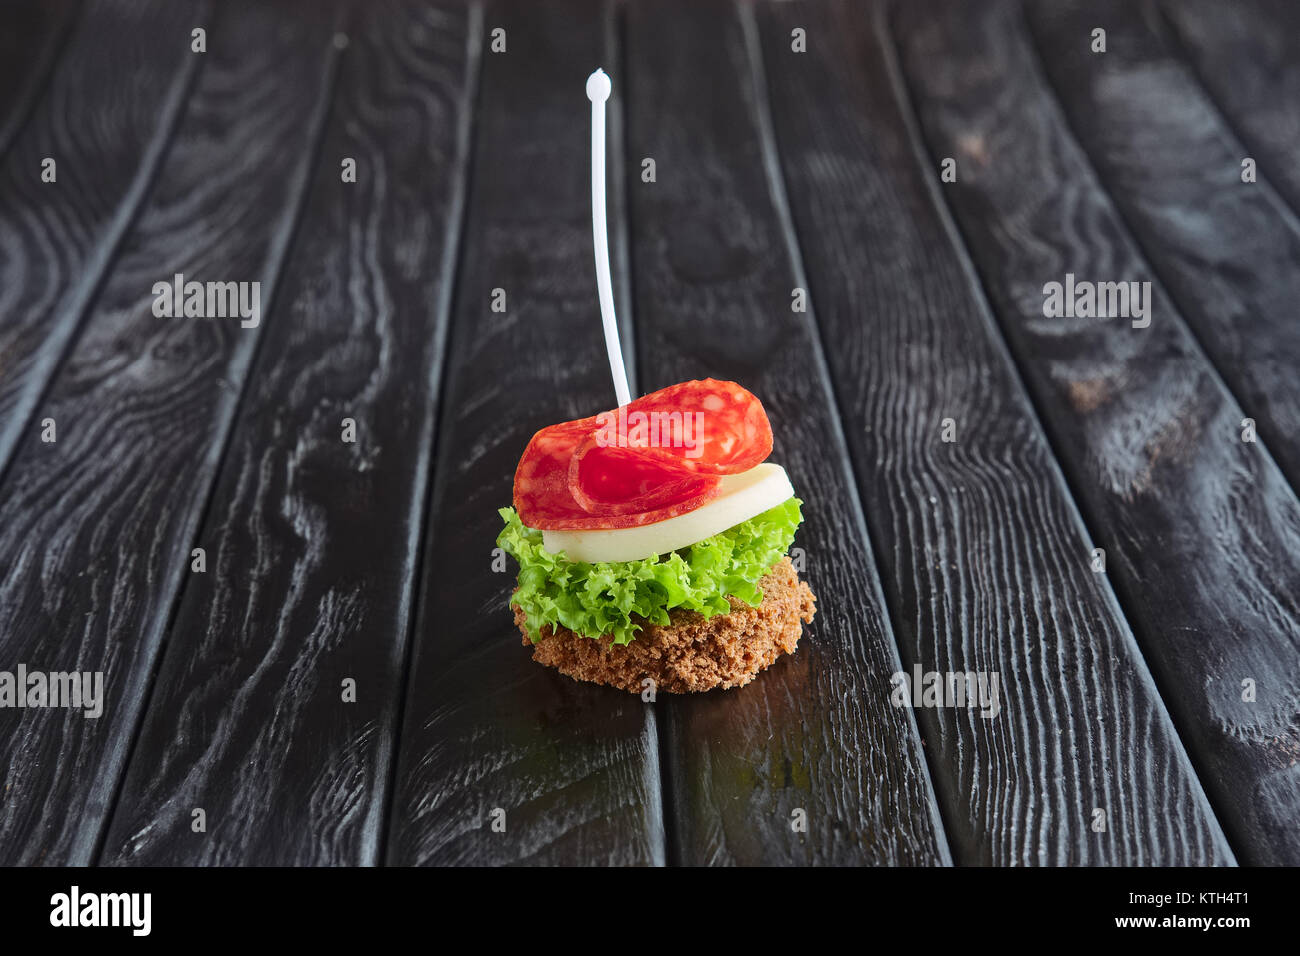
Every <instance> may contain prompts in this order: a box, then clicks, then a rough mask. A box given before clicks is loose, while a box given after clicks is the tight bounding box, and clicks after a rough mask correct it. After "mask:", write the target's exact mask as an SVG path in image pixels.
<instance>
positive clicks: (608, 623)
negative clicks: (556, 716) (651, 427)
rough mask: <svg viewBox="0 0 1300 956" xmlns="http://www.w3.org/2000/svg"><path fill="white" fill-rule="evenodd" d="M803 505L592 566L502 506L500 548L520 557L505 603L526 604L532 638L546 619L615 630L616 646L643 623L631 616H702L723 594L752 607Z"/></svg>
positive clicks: (595, 631)
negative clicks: (549, 545)
mask: <svg viewBox="0 0 1300 956" xmlns="http://www.w3.org/2000/svg"><path fill="white" fill-rule="evenodd" d="M801 504H803V502H802V501H800V500H799V499H798V498H790V499H789V500H787V501H785V502H784V503H782V504H779V505H777V506H776V507H775V508H772V509H771V510H769V511H765V512H763V513H762V514H761V515H758V516H756V517H753V518H750V519H749V520H748V521H745V522H742V523H741V524H738V525H736V526H735V527H734V528H728V529H727V530H726V531H723V532H722V533H721V534H715V535H714V536H713V537H712V538H705V539H704V540H703V541H700V542H698V543H696V544H693V545H690V546H689V547H686V548H681V549H680V550H678V551H673V552H671V553H670V554H666V555H660V556H658V557H654V558H646V559H644V560H641V561H618V562H599V563H596V564H588V563H586V562H583V561H570V560H568V558H567V557H565V555H564V554H563V552H561V553H560V554H550V553H549V552H548V551H547V550H546V549H545V548H544V547H543V546H542V533H541V532H540V531H537V530H535V529H533V528H528V527H525V526H524V524H523V522H521V521H520V520H519V515H517V514H516V513H515V509H514V508H502V509H500V514H501V517H502V519H504V521H505V523H506V526H505V528H504V529H503V530H502V531H501V534H500V535H498V536H497V546H498V547H500V548H502V549H503V550H504V551H505V552H506V553H507V554H509V555H511V556H512V557H513V558H514V559H515V560H516V561H518V562H519V589H518V590H517V591H515V593H514V594H513V595H512V596H511V598H510V602H511V603H512V604H518V605H519V607H521V608H522V609H523V612H524V614H525V615H526V616H527V618H528V623H527V627H528V636H529V637H531V638H532V640H533V642H534V643H536V642H537V640H538V638H539V633H538V632H539V630H540V629H541V628H542V627H543V626H545V625H547V624H551V625H556V624H558V625H560V626H563V627H567V628H568V629H569V630H571V631H573V632H574V633H575V634H581V635H583V636H585V637H603V636H605V635H612V636H613V640H614V643H615V644H627V643H629V642H631V641H632V640H633V639H634V638H635V637H636V632H637V631H638V630H640V627H641V625H640V624H639V623H638V622H635V621H633V616H634V615H635V616H637V617H640V618H644V619H645V620H647V621H651V622H653V623H655V624H667V623H669V621H668V612H669V611H670V610H672V609H673V608H678V607H680V608H686V609H687V610H690V611H698V612H699V613H701V614H703V615H704V616H705V617H712V616H713V615H715V614H727V613H730V611H731V605H730V604H729V603H728V602H727V595H732V596H734V597H736V598H737V599H739V600H741V601H744V602H745V603H746V604H748V605H750V606H751V607H757V606H758V605H759V604H761V603H762V601H763V592H762V589H760V588H759V587H758V581H759V579H760V578H762V577H763V575H765V574H767V572H768V571H770V570H772V567H773V565H775V564H776V563H777V562H778V561H780V560H781V558H782V557H783V556H784V555H785V553H786V551H788V550H789V548H790V543H791V542H792V541H794V532H795V529H796V528H798V527H799V522H800V521H802V520H803V516H802V514H801V513H800V510H799V506H800V505H801Z"/></svg>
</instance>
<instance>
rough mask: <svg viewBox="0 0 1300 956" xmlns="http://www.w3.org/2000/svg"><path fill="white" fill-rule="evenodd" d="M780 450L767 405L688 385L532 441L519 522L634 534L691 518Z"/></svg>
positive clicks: (723, 387)
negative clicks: (732, 478) (724, 479)
mask: <svg viewBox="0 0 1300 956" xmlns="http://www.w3.org/2000/svg"><path fill="white" fill-rule="evenodd" d="M771 450H772V429H771V425H770V424H769V423H768V420H767V414H766V412H764V411H763V406H762V404H761V403H760V402H759V401H758V399H757V398H755V397H754V396H753V395H752V394H750V393H749V392H748V391H746V390H745V389H743V388H741V387H740V386H739V385H736V384H735V383H734V382H720V381H716V380H713V379H706V380H703V381H694V382H683V383H681V384H680V385H673V386H671V387H669V388H666V389H661V390H660V391H658V392H652V393H651V394H649V395H646V396H644V397H642V398H639V399H637V400H636V401H634V402H631V403H629V404H628V405H626V406H624V407H623V408H620V409H617V410H615V411H611V412H604V413H602V414H600V415H595V416H592V417H590V418H583V419H577V420H575V421H571V422H562V423H560V424H558V425H552V426H550V427H548V428H544V429H542V430H541V431H539V432H538V433H537V434H536V435H534V436H533V438H532V440H531V441H530V442H529V443H528V447H527V448H526V449H525V450H524V454H523V456H522V457H521V458H520V460H519V467H518V469H517V470H516V471H515V486H514V503H515V510H516V511H517V512H518V513H519V518H520V520H521V521H522V522H523V523H524V524H525V525H528V526H529V527H532V528H541V529H543V530H552V531H560V530H577V529H595V528H628V527H637V526H640V525H644V524H651V523H653V522H656V521H663V520H666V519H667V518H672V517H676V516H677V515H679V514H686V513H687V512H690V511H693V510H695V509H696V508H698V507H700V506H701V505H702V504H705V503H706V502H708V501H709V500H711V499H712V498H714V497H715V496H716V495H717V493H718V484H719V476H720V475H724V474H737V473H740V472H742V471H748V470H749V469H750V468H753V467H754V466H755V465H757V464H759V463H760V462H762V461H763V460H764V459H765V458H767V456H768V455H769V454H770V453H771Z"/></svg>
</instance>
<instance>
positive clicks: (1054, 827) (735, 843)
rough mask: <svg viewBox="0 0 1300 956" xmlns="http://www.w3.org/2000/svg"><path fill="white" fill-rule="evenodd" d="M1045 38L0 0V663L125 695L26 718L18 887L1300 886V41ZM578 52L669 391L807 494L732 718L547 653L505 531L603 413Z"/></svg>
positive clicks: (777, 17)
mask: <svg viewBox="0 0 1300 956" xmlns="http://www.w3.org/2000/svg"><path fill="white" fill-rule="evenodd" d="M1027 6H1028V10H1027V11H1026V10H1024V9H1022V7H1021V6H1020V5H1019V4H1017V3H1013V2H1010V0H1007V2H1001V3H994V4H963V3H958V2H955V0H952V2H925V3H911V2H898V3H892V4H886V3H873V4H850V3H847V2H841V0H804V2H799V3H794V4H788V3H776V2H772V0H757V2H753V3H751V2H748V0H745V2H741V3H733V2H724V0H708V2H705V3H686V2H680V3H678V2H673V3H668V4H653V5H650V4H642V3H634V2H618V0H605V2H599V0H559V2H547V3H529V4H525V3H516V2H507V0H500V2H489V3H486V4H484V3H478V2H460V0H385V2H383V3H379V4H375V3H362V2H356V0H337V2H331V3H318V2H309V0H277V2H273V3H261V2H259V3H254V2H252V0H237V2H230V3H204V2H201V0H177V2H172V0H168V2H163V0H105V2H95V3H90V2H85V3H75V2H71V0H69V2H66V3H63V2H61V3H41V4H35V3H30V2H28V0H14V2H12V3H7V4H3V5H0V671H6V670H10V671H11V670H13V669H14V668H15V667H16V666H17V665H18V664H23V665H25V666H27V667H28V668H33V669H44V670H65V669H78V670H88V671H95V670H98V671H101V672H103V673H104V675H105V679H106V688H107V700H106V702H105V706H104V713H103V715H102V716H101V717H100V718H98V719H88V718H85V717H83V716H81V715H80V714H79V713H74V712H71V711H69V710H66V709H53V708H44V709H21V710H19V709H10V708H8V707H0V862H4V863H24V864H35V863H63V862H73V863H86V862H99V863H103V864H111V865H134V864H168V863H179V864H305V865H320V864H331V865H332V864H345V865H346V864H376V863H386V864H396V865H407V864H473V863H479V864H482V863H489V864H495V863H522V864H554V863H602V864H604V863H612V864H645V865H662V864H754V863H768V864H778V863H815V864H867V863H879V864H940V865H942V864H946V863H949V862H958V863H995V864H1002V863H1026V864H1060V863H1064V864H1073V863H1087V864H1113V863H1161V864H1170V863H1191V864H1231V863H1232V862H1234V861H1240V862H1247V863H1291V864H1297V863H1300V830H1297V823H1296V821H1297V819H1300V812H1298V811H1300V804H1298V803H1297V794H1298V793H1300V785H1298V782H1297V776H1296V775H1297V767H1298V766H1300V764H1298V763H1297V754H1300V718H1298V717H1297V714H1298V713H1300V688H1298V687H1297V685H1296V674H1297V673H1300V667H1298V666H1297V665H1298V664H1300V605H1297V599H1296V595H1297V594H1298V593H1300V501H1297V498H1296V494H1295V491H1294V487H1295V480H1296V479H1297V473H1296V469H1297V462H1296V457H1295V455H1296V453H1295V448H1296V447H1297V446H1296V438H1295V436H1296V426H1297V424H1300V423H1297V421H1296V417H1297V412H1296V407H1295V406H1296V402H1297V394H1298V393H1297V392H1296V389H1297V388H1298V387H1300V386H1298V385H1297V381H1300V379H1297V377H1296V375H1295V374H1294V371H1295V370H1294V365H1295V360H1294V356H1295V340H1294V326H1295V322H1294V321H1292V320H1293V319H1294V304H1293V303H1294V301H1295V292H1296V290H1295V288H1294V286H1295V282H1296V276H1295V268H1294V263H1295V260H1296V255H1295V253H1296V251H1297V250H1296V249H1295V243H1296V237H1297V235H1300V231H1298V230H1297V226H1296V222H1297V219H1296V210H1297V209H1300V202H1298V200H1300V174H1297V172H1296V170H1297V169H1298V168H1300V167H1297V166H1296V164H1295V162H1294V157H1295V153H1296V141H1297V135H1300V133H1298V132H1297V130H1298V129H1300V128H1298V127H1297V126H1296V125H1295V118H1294V116H1292V115H1291V114H1292V113H1293V112H1294V109H1293V107H1294V106H1295V105H1296V104H1297V103H1298V102H1300V100H1298V99H1297V97H1298V93H1297V91H1298V90H1300V85H1298V81H1297V76H1298V75H1300V74H1298V73H1297V67H1296V66H1295V62H1296V61H1295V57H1294V56H1293V54H1294V52H1295V48H1296V44H1297V43H1300V40H1297V39H1296V34H1295V30H1294V27H1295V24H1296V19H1295V18H1296V14H1295V11H1294V9H1293V8H1291V7H1289V6H1288V5H1287V4H1285V3H1281V2H1278V0H1248V2H1246V3H1243V4H1233V5H1232V6H1231V8H1230V9H1229V8H1228V7H1226V6H1224V5H1220V4H1215V3H1208V2H1201V0H1193V2H1190V3H1172V2H1171V3H1166V4H1164V5H1163V6H1160V7H1157V6H1155V5H1152V4H1144V5H1141V6H1140V8H1138V9H1130V7H1129V5H1124V4H1115V5H1113V6H1112V5H1109V4H1107V5H1103V6H1096V5H1092V6H1088V7H1081V6H1076V5H1066V4H1062V3H1054V2H1046V0H1044V2H1039V3H1031V4H1028V5H1027ZM1080 11H1082V12H1080ZM1093 20H1098V23H1097V24H1093V23H1092V21H1093ZM1101 20H1106V21H1107V22H1106V23H1101V22H1100V21H1101ZM1094 25H1100V26H1109V29H1110V33H1109V36H1108V40H1109V43H1110V44H1111V47H1110V52H1108V53H1107V54H1103V55H1100V56H1098V55H1094V54H1092V53H1091V52H1089V51H1088V43H1089V39H1090V37H1089V35H1088V31H1089V30H1090V29H1091V28H1092V26H1094ZM196 28H203V29H205V30H206V43H207V50H206V52H202V53H199V52H194V51H193V50H192V48H191V43H192V31H194V30H195V29H196ZM797 31H802V32H801V33H799V32H797ZM800 43H803V44H806V47H805V50H806V51H805V52H800V50H799V49H797V48H798V46H799V44H800ZM597 66H604V67H605V68H606V70H608V71H609V72H610V74H611V75H612V77H613V79H614V90H615V93H614V98H613V100H612V101H611V103H610V127H609V165H610V168H609V180H608V185H609V189H610V226H611V238H612V244H613V247H612V258H613V262H614V270H615V285H616V293H617V298H618V302H619V306H620V319H621V323H622V327H623V335H624V351H625V354H626V357H627V360H628V365H629V369H630V371H631V372H632V373H633V375H632V377H633V378H634V379H636V381H634V382H633V386H634V391H638V392H645V391H649V390H651V389H654V388H657V387H660V386H663V385H666V384H669V383H671V382H673V381H677V380H680V379H683V378H687V377H693V376H704V375H713V376H719V377H729V378H734V379H736V380H738V381H740V382H742V383H743V384H745V385H747V386H749V387H750V388H752V389H753V390H754V391H756V392H757V393H758V394H759V395H760V397H762V399H763V400H764V402H765V403H766V405H767V408H768V410H769V412H770V414H771V417H772V421H773V424H774V426H775V429H776V450H775V453H774V456H773V460H775V461H778V462H780V463H782V464H784V465H785V466H786V467H787V468H788V469H789V470H790V474H791V477H792V479H793V481H794V483H795V486H796V488H797V490H798V492H799V494H800V496H801V497H802V498H803V499H804V500H805V502H806V506H805V513H806V515H807V521H806V523H805V525H804V527H803V529H802V530H801V531H800V534H799V537H798V539H797V540H796V545H797V546H798V547H799V548H801V549H802V551H801V556H802V559H803V561H804V562H805V564H806V574H807V577H808V579H809V580H810V582H811V583H812V586H813V587H814V589H815V590H816V592H817V595H818V599H819V600H818V615H817V619H816V621H815V622H814V623H813V624H812V625H811V626H810V627H809V628H808V629H807V630H806V632H805V635H804V638H803V640H802V641H801V645H800V649H799V651H798V653H797V654H796V655H794V656H793V657H790V658H788V659H784V660H782V661H780V662H779V663H778V664H777V665H776V666H774V667H773V668H772V669H771V670H770V671H768V672H766V673H764V674H763V675H761V676H760V677H759V678H758V679H757V680H756V681H755V682H754V683H753V684H752V685H750V686H749V687H747V688H745V689H743V690H739V691H729V692H717V693H712V694H707V695H702V696H692V697H672V696H670V695H661V696H660V697H659V698H658V699H657V700H655V701H653V702H647V701H643V700H641V699H640V698H638V697H636V696H632V695H627V694H624V693H622V692H618V691H613V690H610V689H607V688H600V687H594V686H588V685H582V684H578V683H576V682H574V681H571V680H569V679H568V678H565V677H562V676H559V675H558V674H556V673H554V672H551V671H549V670H547V669H545V668H542V667H540V666H539V665H536V664H534V663H533V662H532V661H531V660H530V653H529V651H528V649H527V648H526V647H523V646H521V644H520V638H519V635H518V632H517V631H516V630H515V628H514V626H513V623H512V621H511V615H510V613H509V611H508V610H507V607H506V605H507V601H508V596H509V592H510V589H511V586H512V582H513V569H512V567H511V566H510V565H509V564H508V563H507V562H504V561H503V560H501V559H500V556H499V555H496V554H494V553H493V547H494V538H495V536H496V533H497V531H498V529H499V528H500V519H499V517H498V516H497V513H496V509H497V508H499V507H501V506H503V505H506V504H508V503H509V500H510V486H511V478H512V475H513V471H514V466H515V463H516V461H517V459H518V455H519V454H520V452H521V451H522V449H523V447H524V445H525V443H526V441H527V439H528V438H529V436H530V435H531V434H532V433H533V432H534V431H535V430H536V429H537V428H539V427H541V426H543V425H546V424H550V423H552V422H555V421H559V420H563V419H567V418H572V417H578V416H580V415H587V414H591V413H593V412H596V411H599V410H601V409H604V408H607V407H608V406H609V405H611V404H612V403H613V401H614V398H613V391H612V388H611V386H610V382H609V378H608V370H607V366H606V361H605V354H604V345H603V341H602V339H601V335H600V329H599V312H598V307H597V301H596V283H595V276H594V270H593V260H592V252H593V250H592V243H591V231H590V230H591V223H590V206H589V201H590V199H589V197H590V193H589V188H590V183H589V161H590V160H589V146H590V143H589V136H590V128H589V123H590V110H589V104H588V102H587V100H586V98H585V95H584V92H583V90H584V84H585V81H586V77H587V75H588V74H589V73H590V72H591V71H592V70H593V69H594V68H596V67H597ZM1247 151H1248V152H1249V154H1250V155H1252V156H1255V157H1256V158H1257V159H1258V162H1259V178H1260V181H1259V182H1258V183H1255V184H1252V185H1251V186H1247V185H1245V184H1242V183H1240V180H1239V176H1238V172H1239V165H1238V164H1239V161H1240V158H1241V157H1240V156H1238V155H1237V154H1238V153H1242V154H1245V153H1246V152H1247ZM47 156H49V157H53V158H54V159H56V161H57V164H58V166H57V172H58V178H57V181H56V182H54V183H43V182H41V161H42V159H43V158H45V157H47ZM349 157H351V158H353V159H355V160H356V161H357V177H356V182H345V181H344V180H343V177H342V175H341V172H342V166H341V164H342V163H343V161H344V159H346V158H349ZM945 157H952V158H954V159H955V160H956V169H957V178H956V181H955V182H945V181H944V180H943V179H942V177H941V166H940V163H941V160H942V159H944V158H945ZM645 158H653V159H654V160H655V163H656V176H655V180H654V181H653V182H646V181H644V180H643V179H642V175H641V174H642V170H643V167H642V160H643V159H645ZM1067 270H1069V271H1073V272H1075V273H1076V274H1078V275H1079V276H1081V277H1090V278H1095V279H1103V280H1105V279H1110V280H1121V279H1138V280H1151V281H1152V282H1153V283H1154V286H1153V288H1154V317H1153V321H1152V324H1151V325H1150V327H1148V328H1145V329H1134V328H1132V327H1130V326H1129V325H1128V324H1127V323H1121V322H1119V321H1116V320H1085V319H1049V318H1046V317H1045V316H1044V315H1043V312H1042V304H1043V294H1042V289H1043V285H1044V283H1046V282H1048V281H1050V280H1053V279H1058V280H1059V279H1060V278H1062V276H1063V274H1064V272H1066V271H1067ZM177 272H183V273H184V274H185V275H186V277H187V278H191V279H198V280H200V281H206V280H230V281H253V280H257V281H259V282H261V291H262V300H261V304H262V318H261V323H260V324H259V326H258V327H257V328H240V326H239V323H238V320H237V319H199V318H188V319H187V318H183V317H182V318H162V317H158V316H155V315H154V314H153V311H152V308H151V306H152V303H153V295H152V292H151V289H152V286H153V284H154V283H155V282H159V281H166V280H169V279H170V278H171V277H172V275H174V274H175V273H177ZM796 288H802V289H805V290H806V291H807V292H808V295H809V299H808V310H807V311H805V312H796V311H792V308H791V306H792V291H793V290H794V289H796ZM495 290H501V291H502V293H503V295H504V297H505V300H504V311H493V309H492V301H493V295H494V292H495ZM638 372H639V373H640V374H639V375H638V374H636V373H638ZM1288 373H1290V374H1288ZM1247 416H1250V417H1253V418H1255V419H1256V420H1257V421H1258V422H1259V426H1260V434H1261V440H1260V441H1259V442H1256V443H1243V442H1242V441H1241V425H1240V423H1241V420H1242V419H1243V418H1245V417H1247ZM46 418H52V419H54V420H55V423H56V426H55V427H56V429H57V441H55V442H48V441H43V440H42V420H44V419H46ZM345 418H350V419H353V420H354V421H355V423H356V441H355V442H346V441H344V440H343V435H342V429H343V427H344V425H343V419H345ZM945 418H950V419H952V420H953V425H954V428H955V429H956V436H955V437H956V441H954V442H951V443H949V442H945V441H943V440H942V428H943V420H944V419H945ZM1288 475H1289V476H1290V478H1291V481H1290V482H1288V478H1287V476H1288ZM195 548H202V549H204V559H205V562H206V566H205V570H203V571H195V570H193V569H192V568H193V564H192V562H193V560H194V558H193V555H192V552H193V549H195ZM1094 548H1103V549H1104V550H1105V552H1106V559H1107V564H1106V569H1105V572H1104V573H1098V572H1094V570H1093V569H1092V567H1091V562H1092V560H1093V555H1092V550H1093V549H1094ZM1112 589H1113V591H1112ZM913 665H918V666H920V667H921V668H922V669H923V670H924V669H942V670H948V669H952V670H983V671H992V672H996V673H997V674H998V676H999V678H1000V682H1001V700H1000V711H999V715H998V717H996V718H994V719H991V720H985V719H983V718H981V717H980V716H978V713H977V712H974V711H971V710H967V709H959V708H947V709H933V708H922V709H920V710H918V711H917V712H916V713H912V712H911V711H909V710H907V709H899V708H895V707H893V706H891V705H890V691H891V689H892V687H891V683H890V678H891V677H892V675H893V674H894V673H895V672H896V671H899V670H910V669H911V667H912V666H913ZM1247 679H1249V680H1251V681H1253V682H1254V685H1255V693H1256V696H1255V699H1254V700H1246V699H1243V686H1242V682H1243V681H1244V680H1247ZM351 681H355V699H353V698H352V696H351V694H352V690H351V687H352V685H351V684H350V683H349V682H351ZM196 810H202V811H203V813H202V814H201V815H197V814H196V813H195V811H196ZM797 810H803V811H805V812H806V814H807V828H806V831H801V830H800V829H798V828H796V827H792V826H791V824H792V823H793V822H794V821H795V818H796V817H797V816H798V815H797V814H796V813H795V811H797ZM1098 810H1103V811H1104V812H1105V824H1106V826H1105V829H1098V828H1097V827H1096V823H1097V814H1096V811H1098ZM200 819H201V821H202V826H199V825H198V821H199V820H200ZM1225 834H1226V837H1225Z"/></svg>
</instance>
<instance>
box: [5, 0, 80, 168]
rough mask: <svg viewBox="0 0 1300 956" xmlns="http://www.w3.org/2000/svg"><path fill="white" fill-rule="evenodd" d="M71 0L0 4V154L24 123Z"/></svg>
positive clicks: (65, 25) (63, 33)
mask: <svg viewBox="0 0 1300 956" xmlns="http://www.w3.org/2000/svg"><path fill="white" fill-rule="evenodd" d="M77 8H78V3H77V2H76V0H10V2H8V3H5V4H3V5H0V156H3V155H4V154H5V152H6V151H7V150H8V149H9V144H10V143H11V142H12V141H13V138H14V137H15V136H16V135H17V134H18V131H19V130H20V129H21V128H22V127H23V125H24V124H25V123H26V122H27V117H28V115H29V113H30V111H31V108H32V106H33V105H34V104H35V102H36V99H37V97H38V96H39V95H40V91H41V90H42V89H43V88H44V87H45V84H46V83H47V82H48V81H49V78H50V71H51V70H52V69H53V66H54V62H55V60H56V59H57V58H58V53H59V50H60V49H61V48H62V47H63V43H64V41H65V40H66V39H67V35H68V32H69V30H70V29H71V26H72V21H73V18H74V16H75V15H76V13H77Z"/></svg>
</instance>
